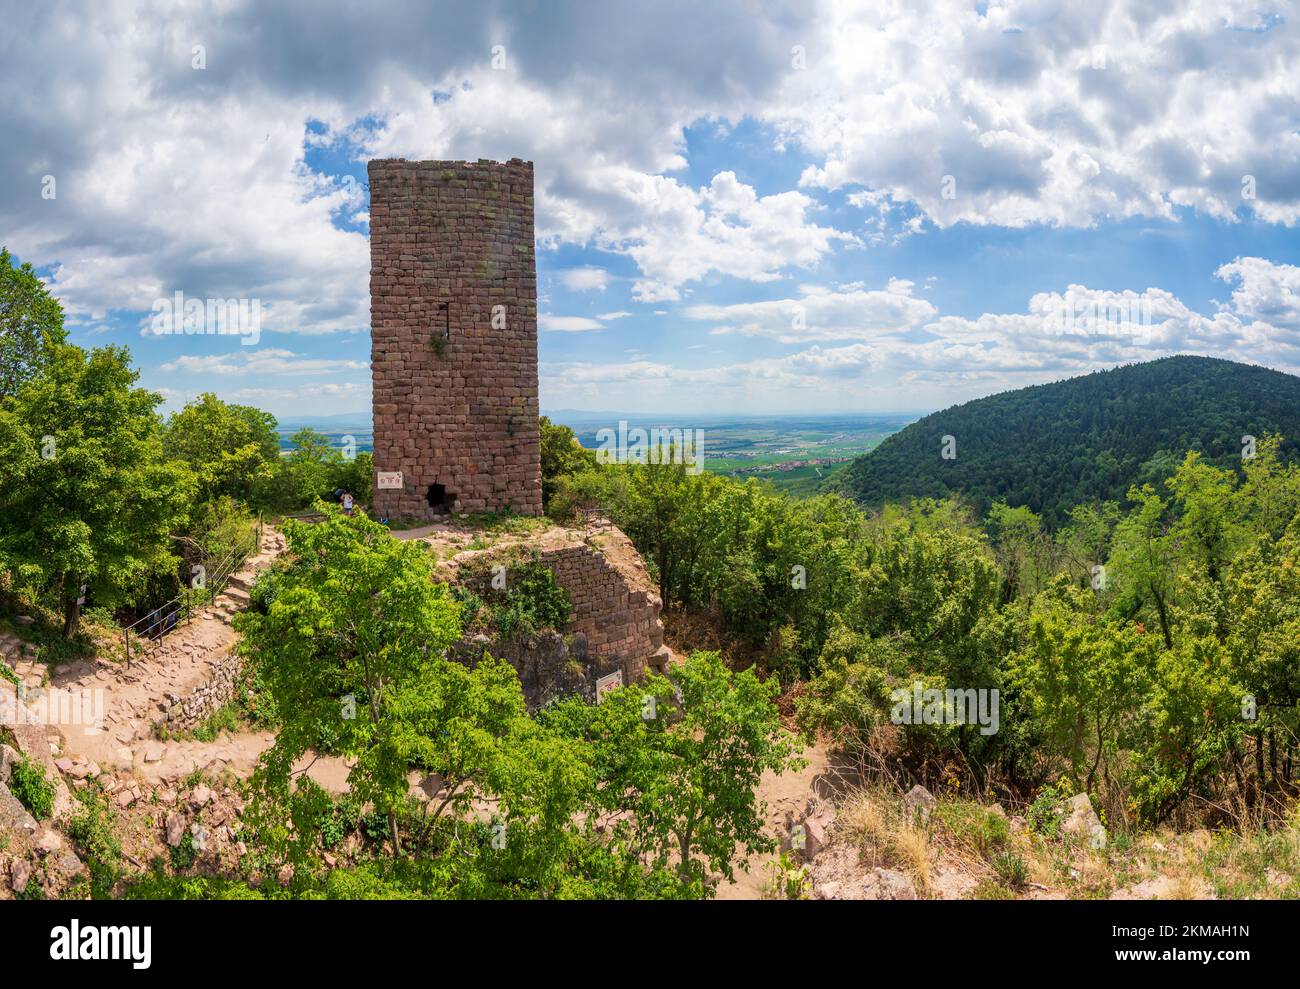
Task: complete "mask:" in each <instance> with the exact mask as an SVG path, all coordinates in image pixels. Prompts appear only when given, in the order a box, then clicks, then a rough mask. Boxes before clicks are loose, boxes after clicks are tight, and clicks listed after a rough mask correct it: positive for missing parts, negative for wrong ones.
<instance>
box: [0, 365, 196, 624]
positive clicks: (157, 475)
mask: <svg viewBox="0 0 1300 989" xmlns="http://www.w3.org/2000/svg"><path fill="white" fill-rule="evenodd" d="M138 377H139V375H138V372H136V371H135V370H133V369H132V368H131V366H130V358H129V356H128V354H127V352H126V350H125V349H124V348H119V347H104V348H100V349H96V350H94V351H91V352H90V353H89V354H87V353H86V352H85V351H83V350H81V349H80V348H79V347H74V346H71V345H69V344H61V345H58V346H56V347H55V348H53V350H52V351H51V359H50V363H49V365H48V366H47V367H46V369H45V370H44V372H43V373H42V374H41V376H39V377H36V378H32V379H30V380H29V381H27V382H26V384H24V385H23V386H22V388H21V389H20V390H19V392H18V394H17V395H16V396H14V397H12V398H10V399H8V400H6V402H5V412H4V413H3V414H0V455H3V457H4V463H3V474H4V476H5V478H6V481H5V485H4V486H3V488H0V517H3V518H4V520H5V529H4V531H3V533H2V534H0V539H2V540H3V543H4V552H5V555H7V556H8V558H9V559H10V561H11V564H13V565H14V566H16V567H17V569H18V571H19V573H20V575H21V576H22V577H24V578H25V579H29V580H31V581H33V582H39V583H42V584H46V585H53V586H54V587H55V588H57V593H58V596H59V600H60V602H61V606H62V610H63V613H64V626H63V634H64V636H65V637H68V638H71V637H72V636H73V635H75V634H76V631H77V626H78V622H79V620H80V615H81V606H80V604H79V601H80V600H81V588H82V586H83V585H84V586H85V587H86V590H87V592H88V593H89V594H91V595H93V596H94V597H95V599H96V601H97V602H98V603H100V604H103V605H110V606H111V605H113V604H116V603H120V602H122V601H123V600H126V599H128V598H129V597H130V595H131V592H132V589H133V588H134V587H135V586H136V585H137V584H138V583H139V582H140V581H141V579H142V578H143V577H144V576H145V575H147V574H148V573H150V572H151V571H154V570H156V569H160V568H164V567H172V566H174V565H175V562H176V558H175V557H174V556H172V554H171V553H170V551H169V546H170V544H171V537H172V534H173V531H174V529H175V528H176V527H178V526H179V525H180V524H181V523H182V522H183V520H184V519H185V517H186V516H187V514H188V512H189V506H190V504H191V502H192V500H193V495H194V479H193V476H192V475H191V474H190V472H189V471H188V470H187V469H185V467H184V466H182V465H180V464H176V463H172V462H169V461H168V460H167V459H166V457H165V456H164V454H163V448H162V441H161V438H160V423H159V420H158V417H157V415H156V414H155V412H154V409H155V407H156V406H157V405H158V404H159V403H160V402H161V401H162V399H161V397H160V396H159V395H157V394H156V393H154V392H151V391H146V390H144V389H142V388H136V387H134V385H135V382H136V380H137V378H138Z"/></svg>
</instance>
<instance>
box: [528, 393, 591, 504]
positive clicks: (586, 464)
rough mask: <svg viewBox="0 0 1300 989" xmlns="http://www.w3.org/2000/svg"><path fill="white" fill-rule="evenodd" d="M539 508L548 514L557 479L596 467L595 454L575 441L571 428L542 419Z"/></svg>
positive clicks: (557, 484) (575, 437) (576, 438)
mask: <svg viewBox="0 0 1300 989" xmlns="http://www.w3.org/2000/svg"><path fill="white" fill-rule="evenodd" d="M541 435H542V505H543V507H544V508H545V510H546V511H547V512H548V513H549V512H550V511H551V501H552V499H553V498H554V496H555V493H556V491H557V490H558V487H559V480H560V478H562V477H567V476H570V475H573V474H580V473H582V472H583V471H585V470H588V469H590V468H592V467H594V466H596V454H595V451H593V450H586V449H584V448H583V447H582V445H581V444H580V443H579V442H578V437H577V436H575V435H574V432H573V430H572V429H570V428H569V427H568V426H564V425H560V424H559V423H554V422H551V420H550V419H548V418H547V417H546V416H542V417H541Z"/></svg>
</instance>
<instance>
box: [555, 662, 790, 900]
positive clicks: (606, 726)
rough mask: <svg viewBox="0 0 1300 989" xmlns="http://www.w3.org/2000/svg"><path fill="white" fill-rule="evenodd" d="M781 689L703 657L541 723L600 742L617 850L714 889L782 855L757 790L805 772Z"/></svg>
mask: <svg viewBox="0 0 1300 989" xmlns="http://www.w3.org/2000/svg"><path fill="white" fill-rule="evenodd" d="M776 690H777V685H776V683H775V682H774V681H771V680H769V681H767V682H764V681H761V680H759V679H758V678H757V677H756V676H754V674H753V672H752V671H749V670H746V671H744V672H741V673H732V672H731V671H729V670H728V669H727V668H726V666H725V665H724V664H723V662H722V660H721V658H720V657H719V656H718V655H717V653H709V652H701V653H695V654H693V655H692V656H691V657H690V659H689V660H688V661H687V662H686V663H685V664H684V665H682V666H680V667H678V668H676V669H674V670H672V671H671V673H670V676H669V677H668V678H665V677H659V676H651V677H649V678H647V680H646V681H645V682H644V683H642V684H638V685H636V686H629V687H625V688H623V689H621V690H616V691H614V692H613V693H612V694H608V695H606V697H605V699H604V701H603V702H602V703H601V704H600V705H599V706H598V707H591V706H589V705H587V704H584V703H582V702H581V701H579V700H576V699H570V700H566V701H562V702H560V703H558V704H555V705H553V706H552V707H550V708H548V709H547V710H546V711H545V712H544V713H543V714H542V716H541V720H542V722H543V724H545V725H547V726H550V727H552V728H555V729H557V730H559V731H562V732H564V733H566V734H570V735H572V736H574V737H580V738H584V739H586V740H588V741H589V743H590V744H591V746H592V750H593V755H594V764H595V771H596V778H597V779H599V780H600V781H601V785H600V787H599V789H598V791H597V794H596V800H597V807H598V809H599V814H600V815H601V819H602V821H603V822H604V823H606V825H607V827H608V828H609V830H610V832H611V834H612V836H613V840H614V842H615V843H616V844H617V845H619V846H621V847H623V848H625V849H627V850H628V851H631V852H634V853H635V854H636V855H638V856H640V855H645V856H648V857H649V859H650V861H651V862H652V863H653V864H654V865H655V867H657V868H664V867H666V866H667V865H668V864H669V862H670V860H671V859H672V858H674V857H675V858H677V860H678V865H677V869H678V873H679V875H680V878H681V881H682V882H683V883H687V884H689V885H690V886H691V887H692V888H697V889H701V890H707V889H709V887H710V883H709V876H710V875H711V874H714V875H716V874H721V875H723V876H726V877H727V878H731V876H732V874H733V867H734V865H735V864H736V863H737V862H739V863H741V865H742V867H744V864H745V863H746V862H747V861H748V857H749V856H750V855H754V854H760V853H765V852H771V851H773V850H774V849H775V847H776V843H775V842H774V841H773V839H772V838H771V837H770V836H769V835H767V834H765V833H764V831H763V822H764V808H763V806H762V804H760V803H759V802H758V800H757V799H756V797H755V793H754V791H755V788H756V787H757V785H758V782H759V779H760V777H761V776H762V774H763V772H764V771H765V770H771V771H772V772H776V773H780V772H784V771H785V770H787V769H792V768H797V767H798V766H800V765H802V762H801V760H799V759H798V758H797V757H796V756H795V753H796V751H797V749H798V746H797V745H796V744H795V739H794V738H793V736H791V735H790V734H789V733H788V732H786V731H785V730H784V729H782V727H781V724H780V718H779V715H778V712H777V709H776V707H775V705H774V704H773V703H772V700H773V698H774V697H775V694H776ZM678 694H680V697H681V700H680V703H679V702H678V701H677V696H678ZM648 712H649V713H652V714H653V716H652V717H648V716H647V713H648ZM589 823H592V824H594V823H595V822H594V821H591V822H589Z"/></svg>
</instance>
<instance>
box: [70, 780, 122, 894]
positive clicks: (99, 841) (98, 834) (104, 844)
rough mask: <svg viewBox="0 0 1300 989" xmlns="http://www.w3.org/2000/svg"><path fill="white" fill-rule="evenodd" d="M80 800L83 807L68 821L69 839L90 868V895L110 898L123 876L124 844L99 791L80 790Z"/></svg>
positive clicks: (110, 811)
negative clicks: (121, 861) (115, 885)
mask: <svg viewBox="0 0 1300 989" xmlns="http://www.w3.org/2000/svg"><path fill="white" fill-rule="evenodd" d="M77 799H78V800H79V801H81V805H82V806H81V810H80V811H78V812H77V813H76V814H75V815H73V817H72V819H71V820H70V821H69V822H68V837H69V838H71V839H72V842H73V844H74V845H76V847H77V852H78V854H79V855H80V856H81V859H82V861H84V862H85V863H86V866H87V868H89V869H90V894H91V896H93V897H94V898H95V899H107V898H109V897H110V896H111V895H112V891H113V886H114V884H115V883H116V882H117V880H118V879H119V878H120V876H121V865H120V860H121V857H122V843H121V841H120V840H119V839H118V837H117V832H116V828H115V826H116V820H115V817H114V814H113V811H112V809H111V808H110V807H109V805H108V802H107V801H106V800H105V799H104V798H103V796H102V795H101V794H100V793H99V791H98V790H95V789H92V788H90V787H86V788H84V789H82V790H78V791H77Z"/></svg>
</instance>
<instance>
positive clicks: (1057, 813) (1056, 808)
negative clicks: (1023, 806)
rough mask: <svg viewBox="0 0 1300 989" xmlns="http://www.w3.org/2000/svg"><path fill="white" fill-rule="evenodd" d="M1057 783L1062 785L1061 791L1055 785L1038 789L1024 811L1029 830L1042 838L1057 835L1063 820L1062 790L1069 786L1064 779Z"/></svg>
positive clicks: (1063, 797)
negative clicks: (1032, 800) (1027, 808)
mask: <svg viewBox="0 0 1300 989" xmlns="http://www.w3.org/2000/svg"><path fill="white" fill-rule="evenodd" d="M1058 785H1060V786H1061V787H1062V790H1061V791H1058V790H1057V787H1055V786H1045V787H1043V788H1042V789H1041V790H1039V791H1038V795H1037V796H1036V797H1034V802H1033V803H1032V804H1030V805H1029V810H1028V811H1026V812H1025V819H1026V820H1027V821H1028V822H1029V828H1030V830H1031V831H1033V832H1034V833H1035V834H1038V835H1041V836H1042V837H1044V838H1056V837H1058V836H1059V835H1060V833H1061V823H1062V822H1063V821H1064V820H1065V809H1064V800H1065V796H1064V792H1063V791H1064V789H1068V788H1069V787H1068V783H1067V782H1066V781H1064V780H1062V781H1061V784H1058Z"/></svg>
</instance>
